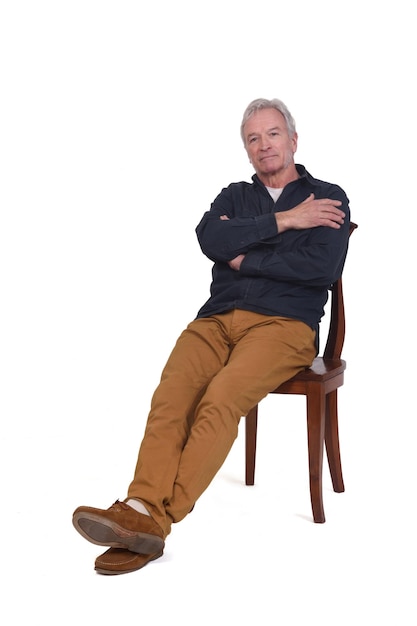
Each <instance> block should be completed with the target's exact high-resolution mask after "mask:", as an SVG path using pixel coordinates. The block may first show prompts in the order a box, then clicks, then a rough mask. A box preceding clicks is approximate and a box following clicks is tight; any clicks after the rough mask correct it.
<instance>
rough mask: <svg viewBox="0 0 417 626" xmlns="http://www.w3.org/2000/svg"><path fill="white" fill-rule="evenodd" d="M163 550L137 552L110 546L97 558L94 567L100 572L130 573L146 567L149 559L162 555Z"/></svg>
mask: <svg viewBox="0 0 417 626" xmlns="http://www.w3.org/2000/svg"><path fill="white" fill-rule="evenodd" d="M162 554H163V551H162V550H161V551H160V552H156V553H155V554H137V553H136V552H131V551H130V550H123V549H121V548H109V549H108V550H106V552H104V553H103V554H100V556H98V557H97V558H96V562H95V567H94V569H95V570H96V572H97V573H98V574H107V575H114V574H128V573H129V572H135V571H136V570H137V569H141V567H144V566H145V565H146V564H147V563H149V561H154V560H155V559H159V557H160V556H162Z"/></svg>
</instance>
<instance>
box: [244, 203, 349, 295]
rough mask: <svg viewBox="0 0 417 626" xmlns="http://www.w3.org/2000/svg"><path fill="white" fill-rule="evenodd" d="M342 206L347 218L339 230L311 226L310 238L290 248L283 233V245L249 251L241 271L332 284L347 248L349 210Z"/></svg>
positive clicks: (339, 271) (317, 284)
mask: <svg viewBox="0 0 417 626" xmlns="http://www.w3.org/2000/svg"><path fill="white" fill-rule="evenodd" d="M343 209H344V211H345V214H346V217H345V221H344V224H343V225H342V227H341V228H340V229H334V228H330V227H317V228H312V229H310V232H309V235H308V237H306V238H304V240H300V243H299V245H294V246H291V249H287V248H286V247H285V245H284V242H285V234H286V233H283V235H282V240H283V244H282V245H280V244H279V243H277V244H274V245H273V246H267V245H263V246H258V247H257V248H255V249H253V250H249V251H248V252H247V253H246V256H245V258H244V260H243V262H242V264H241V266H240V270H239V273H240V274H241V275H242V276H262V277H265V278H270V279H273V280H278V281H281V282H282V281H284V282H290V283H297V284H304V285H305V284H308V285H309V286H310V287H323V286H329V285H331V284H332V283H333V282H335V281H336V280H337V279H338V278H339V276H340V275H341V273H342V270H343V265H344V262H345V258H346V253H347V247H348V239H349V219H350V213H349V209H348V208H347V207H346V206H344V207H343ZM286 232H290V231H286ZM292 232H293V233H294V231H292ZM301 232H303V231H300V233H301Z"/></svg>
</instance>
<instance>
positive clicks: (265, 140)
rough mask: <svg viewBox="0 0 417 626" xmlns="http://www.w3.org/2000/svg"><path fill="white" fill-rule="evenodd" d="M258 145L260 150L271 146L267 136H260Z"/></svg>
mask: <svg viewBox="0 0 417 626" xmlns="http://www.w3.org/2000/svg"><path fill="white" fill-rule="evenodd" d="M260 146H261V150H268V148H270V147H271V143H270V141H269V137H261V141H260Z"/></svg>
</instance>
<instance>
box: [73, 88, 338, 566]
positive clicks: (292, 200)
mask: <svg viewBox="0 0 417 626" xmlns="http://www.w3.org/2000/svg"><path fill="white" fill-rule="evenodd" d="M241 135H242V139H243V143H244V147H245V149H246V151H247V154H248V156H249V159H250V162H251V163H252V166H253V168H254V170H255V174H254V175H253V177H252V182H251V183H249V182H239V183H232V184H230V185H229V186H228V187H227V188H225V189H223V191H222V192H221V193H220V194H219V195H218V196H217V198H216V199H215V200H214V202H213V204H212V205H211V208H210V211H208V212H206V213H205V214H204V215H203V218H202V220H201V222H200V223H199V225H198V226H197V237H198V240H199V243H200V246H201V249H202V251H203V253H204V254H205V255H206V256H207V257H209V258H210V259H211V260H212V261H213V263H214V265H213V280H212V284H211V291H210V294H211V295H210V298H209V299H208V301H207V302H206V303H205V304H204V305H203V307H202V308H201V309H200V311H199V312H198V314H197V317H196V319H195V320H194V321H192V322H191V323H190V324H189V326H188V327H187V328H186V329H185V330H184V331H183V333H182V334H181V335H180V337H179V339H178V341H177V343H176V345H175V347H174V349H173V351H172V353H171V355H170V357H169V359H168V361H167V364H166V366H165V368H164V370H163V372H162V376H161V382H160V384H159V385H158V387H157V389H156V391H155V393H154V396H153V399H152V405H151V410H150V413H149V416H148V421H147V425H146V430H145V434H144V437H143V440H142V444H141V447H140V450H139V456H138V460H137V465H136V469H135V473H134V477H133V480H132V482H131V484H130V486H129V488H128V491H127V497H126V499H125V500H124V501H123V502H121V501H116V502H115V503H114V504H113V505H112V506H111V507H110V508H109V509H106V510H104V509H96V508H92V507H86V506H81V507H79V508H77V509H76V511H75V512H74V515H73V523H74V526H75V528H76V529H77V530H78V532H79V533H80V534H81V535H82V536H83V537H85V538H86V539H88V540H89V541H91V542H92V543H95V544H98V545H100V546H107V547H108V548H109V549H108V550H106V552H104V554H102V555H101V556H99V557H98V558H97V560H96V562H95V568H96V571H98V572H100V573H104V574H120V573H124V572H131V571H134V570H137V569H140V568H141V567H143V566H144V565H146V564H147V563H148V562H149V561H151V560H153V559H156V558H158V557H159V556H161V555H162V553H163V548H164V542H165V538H166V537H167V535H168V534H169V533H170V530H171V525H172V524H173V523H174V522H179V521H181V520H182V519H183V518H184V517H185V516H186V515H187V514H188V513H189V512H190V511H191V510H192V508H193V506H194V504H195V502H196V501H197V499H198V498H199V497H200V496H201V494H202V493H203V492H204V490H205V489H206V488H207V487H208V485H209V484H210V482H211V481H212V479H213V478H214V476H215V475H216V473H217V472H218V470H219V469H220V467H221V466H222V464H223V462H224V460H225V459H226V457H227V454H228V453H229V451H230V448H231V446H232V444H233V442H234V440H235V438H236V436H237V433H238V424H239V420H240V418H241V417H242V416H245V415H246V414H247V413H248V412H249V410H250V409H251V408H252V407H253V406H254V405H255V404H257V403H258V402H259V401H260V400H261V399H262V398H264V397H265V396H266V395H267V394H268V393H269V392H270V391H272V390H273V389H275V388H276V387H278V386H279V385H281V383H283V382H284V381H286V380H288V379H289V378H291V377H292V376H294V375H295V374H297V372H299V371H301V370H302V369H304V368H306V367H309V366H310V365H311V363H312V361H313V359H314V357H315V356H316V354H317V346H318V325H319V321H320V319H321V317H322V315H323V307H324V304H325V302H326V300H327V297H328V289H329V287H330V285H331V284H332V283H333V282H335V281H336V279H337V278H338V277H339V276H340V275H341V272H342V269H343V265H344V261H345V257H346V251H347V245H348V236H349V219H350V216H349V206H348V199H347V197H346V194H345V193H344V191H343V190H342V189H341V188H340V187H338V186H337V185H334V184H330V183H326V182H323V181H321V180H318V179H316V178H313V176H311V175H310V174H309V173H308V172H307V170H306V169H305V168H304V167H303V166H302V165H296V164H295V162H294V154H295V152H296V149H297V133H296V129H295V123H294V120H293V118H292V116H291V114H290V112H289V111H288V109H287V107H286V106H285V105H284V104H283V103H282V102H281V101H280V100H276V99H274V100H265V99H259V100H254V101H253V102H252V103H250V104H249V106H248V107H247V109H246V111H245V113H244V116H243V120H242V124H241Z"/></svg>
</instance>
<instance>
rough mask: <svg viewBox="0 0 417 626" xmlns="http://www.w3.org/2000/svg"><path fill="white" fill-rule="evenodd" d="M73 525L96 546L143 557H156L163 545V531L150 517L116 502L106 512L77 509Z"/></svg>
mask: <svg viewBox="0 0 417 626" xmlns="http://www.w3.org/2000/svg"><path fill="white" fill-rule="evenodd" d="M72 523H73V524H74V527H75V529H76V530H78V532H79V533H80V534H81V535H82V536H83V537H84V538H85V539H87V540H88V541H91V543H95V544H97V545H99V546H110V547H111V548H126V549H128V550H130V551H131V552H138V553H140V554H142V555H143V554H156V553H158V552H160V551H161V550H162V549H163V547H164V545H165V542H164V535H163V532H162V528H161V527H160V526H158V524H157V523H156V522H154V520H153V519H152V517H150V516H149V515H144V514H143V513H138V512H137V511H135V510H134V509H132V507H130V506H128V505H127V504H126V503H125V502H119V500H116V502H115V503H114V504H112V506H111V507H110V508H109V509H107V510H104V509H93V508H92V507H89V506H80V507H78V509H75V511H74V514H73V518H72Z"/></svg>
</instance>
